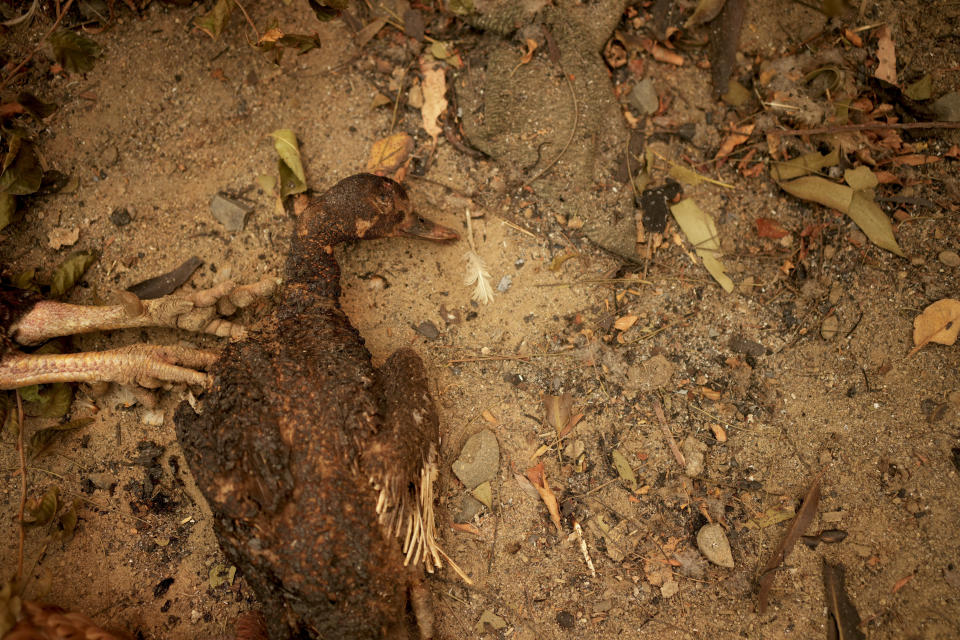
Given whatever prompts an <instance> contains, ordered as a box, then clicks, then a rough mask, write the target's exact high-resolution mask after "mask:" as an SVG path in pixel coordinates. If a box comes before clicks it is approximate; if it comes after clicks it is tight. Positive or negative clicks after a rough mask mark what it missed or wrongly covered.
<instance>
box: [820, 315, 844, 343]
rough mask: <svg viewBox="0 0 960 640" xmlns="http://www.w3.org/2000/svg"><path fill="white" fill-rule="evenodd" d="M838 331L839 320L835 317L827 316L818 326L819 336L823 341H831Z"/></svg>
mask: <svg viewBox="0 0 960 640" xmlns="http://www.w3.org/2000/svg"><path fill="white" fill-rule="evenodd" d="M839 331H840V320H839V319H838V318H837V316H836V315H829V316H827V317H826V318H824V319H823V322H822V323H821V324H820V335H821V336H822V337H823V339H824V340H833V339H834V338H836V337H837V333H839Z"/></svg>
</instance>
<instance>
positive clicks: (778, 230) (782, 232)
mask: <svg viewBox="0 0 960 640" xmlns="http://www.w3.org/2000/svg"><path fill="white" fill-rule="evenodd" d="M754 223H755V224H756V225H757V235H758V236H760V237H761V238H770V239H772V240H779V239H780V238H782V237H784V236H786V235H787V234H788V233H790V232H789V231H787V230H786V229H784V228H783V227H781V226H780V223H779V222H777V221H776V220H774V219H772V218H757V219H756V220H754Z"/></svg>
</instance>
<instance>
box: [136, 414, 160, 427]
mask: <svg viewBox="0 0 960 640" xmlns="http://www.w3.org/2000/svg"><path fill="white" fill-rule="evenodd" d="M140 422H142V423H143V424H145V425H147V426H148V427H162V426H163V411H144V412H143V414H141V416H140Z"/></svg>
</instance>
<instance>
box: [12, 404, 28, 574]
mask: <svg viewBox="0 0 960 640" xmlns="http://www.w3.org/2000/svg"><path fill="white" fill-rule="evenodd" d="M13 394H14V395H15V396H16V397H17V452H18V453H19V454H20V511H19V513H18V515H17V525H18V526H19V527H20V544H19V547H18V549H17V584H22V579H23V546H24V542H25V540H26V527H24V526H23V509H24V507H25V506H26V504H27V456H26V453H24V450H23V400H22V399H21V398H20V390H19V389H14V391H13Z"/></svg>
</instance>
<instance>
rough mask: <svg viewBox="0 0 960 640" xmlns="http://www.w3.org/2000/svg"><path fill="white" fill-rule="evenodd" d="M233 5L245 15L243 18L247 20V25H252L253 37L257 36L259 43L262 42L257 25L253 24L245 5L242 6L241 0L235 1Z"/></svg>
mask: <svg viewBox="0 0 960 640" xmlns="http://www.w3.org/2000/svg"><path fill="white" fill-rule="evenodd" d="M233 4H235V5H237V7H238V8H239V9H240V13H242V14H243V17H244V18H246V19H247V24H249V25H250V28H251V29H253V35H255V36H257V42H258V43H259V42H260V32H259V31H258V30H257V25H255V24H253V20H251V19H250V15H249V14H248V13H247V10H246V9H244V8H243V5H242V4H240V0H233Z"/></svg>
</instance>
